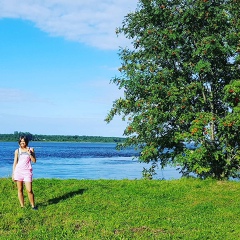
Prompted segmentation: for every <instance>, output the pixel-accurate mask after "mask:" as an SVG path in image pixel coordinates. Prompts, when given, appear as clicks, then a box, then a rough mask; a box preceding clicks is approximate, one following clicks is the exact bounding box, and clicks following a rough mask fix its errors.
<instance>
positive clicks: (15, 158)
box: [12, 149, 18, 180]
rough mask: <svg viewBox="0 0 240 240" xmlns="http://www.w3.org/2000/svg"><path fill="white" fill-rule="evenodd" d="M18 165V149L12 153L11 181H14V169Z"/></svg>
mask: <svg viewBox="0 0 240 240" xmlns="http://www.w3.org/2000/svg"><path fill="white" fill-rule="evenodd" d="M17 163H18V149H16V150H15V152H14V161H13V172H12V179H13V180H14V176H13V175H14V170H15V167H16V165H17Z"/></svg>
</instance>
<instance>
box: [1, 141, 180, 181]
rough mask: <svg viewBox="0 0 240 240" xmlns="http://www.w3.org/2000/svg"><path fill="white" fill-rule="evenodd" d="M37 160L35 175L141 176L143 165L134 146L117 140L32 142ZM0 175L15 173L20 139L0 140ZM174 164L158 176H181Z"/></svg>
mask: <svg viewBox="0 0 240 240" xmlns="http://www.w3.org/2000/svg"><path fill="white" fill-rule="evenodd" d="M29 146H30V147H34V149H35V152H36V157H37V163H36V164H33V174H34V175H33V176H34V178H59V179H118V180H120V179H141V178H142V170H143V167H145V168H149V167H150V165H148V164H145V163H139V162H138V161H137V159H134V160H133V156H136V155H137V152H136V151H135V150H134V149H124V150H121V151H118V150H116V148H115V147H116V144H115V143H69V142H67V143H66V142H30V143H29ZM0 148H1V152H0V178H3V177H10V176H11V175H12V164H13V157H14V151H15V149H17V148H18V143H17V142H0ZM180 177H181V175H180V174H179V173H178V171H177V170H176V169H175V168H170V167H167V168H165V169H164V170H162V169H158V170H157V175H156V176H155V177H154V178H155V179H166V180H168V179H178V178H180Z"/></svg>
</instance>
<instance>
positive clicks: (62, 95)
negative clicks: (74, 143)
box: [0, 0, 137, 137]
mask: <svg viewBox="0 0 240 240" xmlns="http://www.w3.org/2000/svg"><path fill="white" fill-rule="evenodd" d="M136 7H137V0H121V1H119V0H101V1H99V0H88V1H86V0H21V1H19V0H0V133H14V132H15V131H18V132H30V133H32V134H46V135H80V136H81V135H88V136H106V137H107V136H109V137H112V136H113V137H122V136H123V132H124V129H125V127H126V122H124V121H122V119H121V117H115V118H114V119H113V120H112V121H111V122H110V123H109V124H107V123H106V122H105V121H104V119H105V117H106V116H107V114H108V112H109V111H110V109H111V107H112V104H113V101H114V100H116V99H117V98H119V97H120V96H122V94H123V92H122V91H121V90H119V89H118V88H117V86H116V85H114V84H111V83H110V80H111V79H112V78H114V77H115V76H116V75H119V72H118V68H119V67H120V65H121V60H120V58H119V55H118V53H119V47H125V46H130V42H129V40H127V39H125V37H124V36H119V37H118V36H116V33H115V29H116V28H117V27H120V26H121V24H122V21H123V20H124V16H126V15H127V14H128V13H129V12H132V11H135V10H136Z"/></svg>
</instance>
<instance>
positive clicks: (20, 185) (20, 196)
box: [17, 181, 24, 207]
mask: <svg viewBox="0 0 240 240" xmlns="http://www.w3.org/2000/svg"><path fill="white" fill-rule="evenodd" d="M17 188H18V199H19V202H20V205H21V207H24V197H23V182H20V181H17Z"/></svg>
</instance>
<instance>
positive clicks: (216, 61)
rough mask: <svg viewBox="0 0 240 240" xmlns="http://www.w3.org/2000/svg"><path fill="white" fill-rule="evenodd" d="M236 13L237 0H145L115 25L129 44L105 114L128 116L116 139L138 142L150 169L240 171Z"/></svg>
mask: <svg viewBox="0 0 240 240" xmlns="http://www.w3.org/2000/svg"><path fill="white" fill-rule="evenodd" d="M239 19H240V17H239V2H238V1H236V0H235V1H234V0H218V1H208V0H181V1H180V0H140V1H139V3H138V7H137V9H136V11H134V12H132V13H129V14H128V15H127V16H126V17H125V18H124V20H123V23H122V26H121V27H120V28H118V29H117V34H124V35H125V36H126V37H127V38H129V39H131V40H132V47H131V48H121V49H120V53H119V56H120V59H121V61H122V66H121V67H120V68H119V71H120V76H116V77H115V78H113V80H112V81H113V83H115V84H116V85H117V86H118V88H119V89H124V91H125V95H124V97H122V98H119V99H117V100H115V101H114V103H113V106H112V108H111V110H110V112H109V114H108V116H107V117H106V121H107V122H110V121H112V119H113V118H114V116H115V115H122V117H123V120H125V121H128V124H127V127H126V129H125V131H124V135H125V136H127V140H126V142H124V143H123V144H121V145H119V147H120V148H121V147H126V146H136V148H138V149H139V150H140V151H141V154H140V157H139V160H140V161H142V162H147V163H151V164H152V165H151V168H150V169H149V173H150V175H151V174H152V173H154V169H155V167H156V166H158V164H160V166H161V167H164V166H166V165H167V164H172V165H180V166H181V172H182V174H183V175H189V174H190V173H195V174H196V175H197V176H198V177H201V178H207V177H211V178H216V179H228V178H230V177H233V178H235V177H239V175H240V174H239V165H240V164H239V163H240V157H239V153H240V150H239V142H240V141H239V130H240V122H239V116H240V104H239V93H240V80H239V78H240V77H239V76H240V75H239V73H240V56H239V53H240V31H239V26H240V24H239V23H240V21H239ZM186 143H194V144H195V148H191V149H189V148H188V147H187V146H186ZM145 173H146V169H145Z"/></svg>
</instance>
